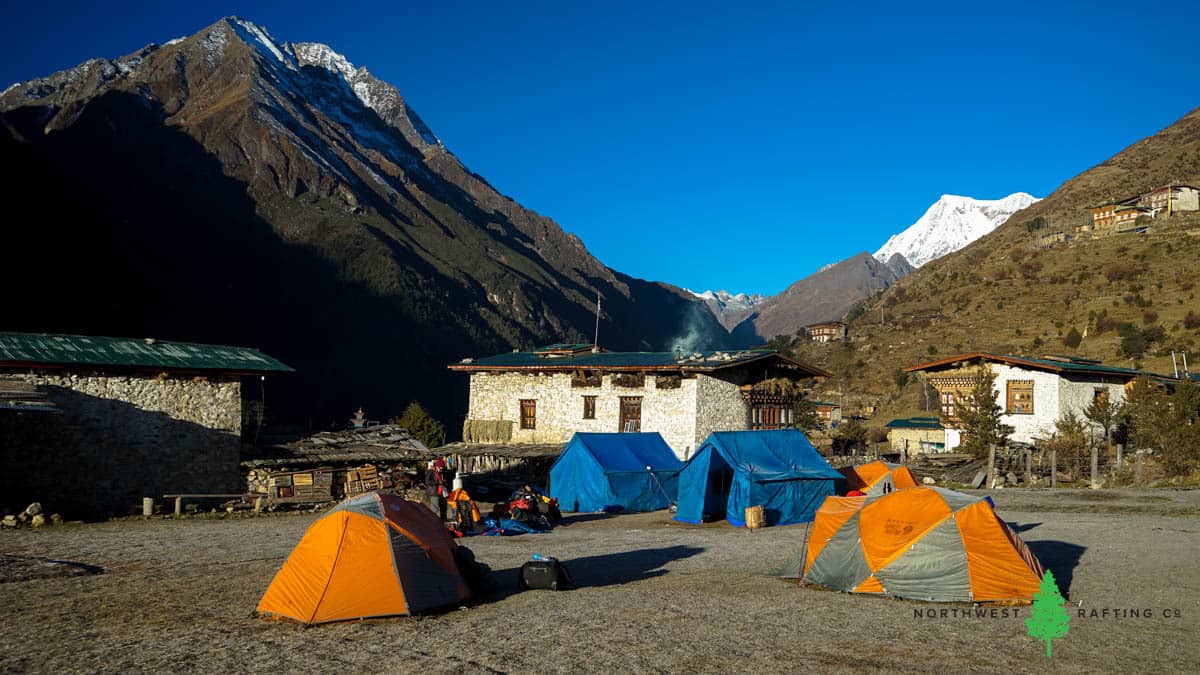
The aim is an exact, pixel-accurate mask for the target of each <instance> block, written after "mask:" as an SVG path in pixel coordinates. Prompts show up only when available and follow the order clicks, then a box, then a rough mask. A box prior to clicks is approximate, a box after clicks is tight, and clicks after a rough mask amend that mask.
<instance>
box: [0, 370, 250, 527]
mask: <svg viewBox="0 0 1200 675" xmlns="http://www.w3.org/2000/svg"><path fill="white" fill-rule="evenodd" d="M0 377H5V378H16V379H19V380H23V381H26V382H30V383H33V384H35V385H38V386H40V387H41V389H42V390H43V391H44V392H46V394H47V395H48V396H49V398H50V400H51V401H53V402H54V403H55V404H56V405H57V406H58V407H59V408H60V409H61V410H62V413H61V414H54V413H22V414H14V413H6V412H3V411H0V507H7V508H10V509H15V508H24V506H25V505H26V504H28V503H29V502H31V501H34V500H37V501H41V502H43V503H44V504H45V505H46V507H47V508H48V509H54V510H59V511H62V512H63V513H64V514H72V515H74V516H76V517H92V516H101V515H105V514H123V513H127V512H128V511H130V510H131V509H135V508H136V509H140V505H141V498H142V497H154V498H156V499H161V498H162V495H163V494H164V493H174V492H184V493H210V492H217V493H221V492H241V491H242V486H241V480H240V471H239V468H238V459H239V457H238V454H239V450H240V432H241V384H240V381H239V380H238V379H237V378H232V377H224V378H216V377H212V378H192V377H153V376H140V375H121V376H109V375H104V374H98V373H89V374H68V373H59V372H53V373H52V372H42V373H21V374H5V375H0Z"/></svg>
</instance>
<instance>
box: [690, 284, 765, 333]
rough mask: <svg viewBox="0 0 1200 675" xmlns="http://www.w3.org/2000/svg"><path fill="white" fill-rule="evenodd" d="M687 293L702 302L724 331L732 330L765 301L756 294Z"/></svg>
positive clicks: (723, 292) (725, 292)
mask: <svg viewBox="0 0 1200 675" xmlns="http://www.w3.org/2000/svg"><path fill="white" fill-rule="evenodd" d="M688 293H691V294H692V295H694V296H696V297H697V298H699V299H700V300H702V301H703V302H704V304H705V305H706V306H707V307H708V309H709V310H710V311H711V312H712V313H713V316H715V317H717V321H720V322H721V325H722V326H725V329H726V330H733V328H734V326H736V325H738V324H739V323H741V322H742V321H743V320H744V319H745V318H746V317H748V316H750V315H751V314H753V313H754V310H755V308H757V307H758V306H759V305H761V304H762V302H763V300H765V298H764V297H763V296H762V295H760V294H758V293H754V294H746V293H736V294H735V293H730V292H729V291H704V292H703V293H697V292H696V291H692V290H689V291H688Z"/></svg>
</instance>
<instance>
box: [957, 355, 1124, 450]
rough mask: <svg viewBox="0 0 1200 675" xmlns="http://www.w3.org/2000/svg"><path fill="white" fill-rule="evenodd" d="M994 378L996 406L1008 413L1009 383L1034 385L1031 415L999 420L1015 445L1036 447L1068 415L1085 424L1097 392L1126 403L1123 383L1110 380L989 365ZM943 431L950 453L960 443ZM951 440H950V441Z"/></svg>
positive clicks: (1114, 379) (1011, 416)
mask: <svg viewBox="0 0 1200 675" xmlns="http://www.w3.org/2000/svg"><path fill="white" fill-rule="evenodd" d="M988 365H989V367H990V368H991V369H992V372H993V373H995V375H996V395H997V399H996V401H997V403H999V404H1000V407H1001V409H1002V410H1007V409H1008V383H1009V381H1012V380H1024V381H1030V380H1032V381H1033V414H1031V415H1009V414H1007V413H1005V414H1002V415H1001V416H1000V420H1001V421H1002V422H1003V423H1004V424H1007V425H1010V426H1011V427H1012V428H1013V433H1012V436H1011V437H1010V438H1011V440H1013V441H1016V442H1018V443H1036V442H1037V440H1038V439H1043V438H1048V437H1049V436H1050V435H1051V434H1052V433H1054V423H1055V422H1057V421H1058V420H1060V419H1062V417H1063V416H1064V415H1066V414H1067V412H1068V411H1070V412H1074V413H1075V415H1076V416H1077V417H1079V418H1080V419H1081V420H1084V421H1085V423H1086V418H1085V417H1084V414H1083V413H1084V410H1086V409H1087V407H1088V406H1089V405H1090V404H1091V402H1092V398H1093V396H1095V391H1096V389H1107V390H1108V396H1109V398H1110V400H1113V401H1116V402H1117V403H1121V402H1122V401H1124V400H1125V380H1124V379H1123V378H1122V379H1117V378H1113V377H1101V376H1096V377H1080V376H1072V378H1071V379H1067V378H1064V377H1060V376H1059V375H1058V374H1056V373H1048V372H1045V371H1040V370H1030V369H1026V368H1019V367H1017V366H1010V365H1006V364H1000V363H991V364H988ZM951 431H952V430H949V429H948V430H947V431H946V449H947V450H951V449H953V448H954V447H957V446H958V444H959V443H960V442H961V436H960V433H959V431H958V430H954V433H953V435H952V434H951ZM952 439H953V440H952Z"/></svg>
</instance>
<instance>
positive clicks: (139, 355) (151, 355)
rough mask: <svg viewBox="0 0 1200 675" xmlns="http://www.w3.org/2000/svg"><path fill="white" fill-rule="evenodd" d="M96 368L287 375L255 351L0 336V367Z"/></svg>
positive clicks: (98, 339) (285, 368) (187, 344)
mask: <svg viewBox="0 0 1200 675" xmlns="http://www.w3.org/2000/svg"><path fill="white" fill-rule="evenodd" d="M38 366H54V367H62V366H96V367H101V368H105V367H107V368H132V369H152V370H167V371H170V370H187V371H212V372H225V373H291V372H295V371H294V370H293V369H292V368H291V367H289V366H287V365H286V364H284V363H282V362H280V361H277V360H275V359H273V358H271V357H270V356H267V355H266V354H263V353H262V352H260V351H258V350H257V349H250V348H248V347H229V346H224V345H205V344H195V343H190V342H167V341H165V340H153V339H149V338H147V339H141V340H139V339H133V338H111V337H93V336H84V335H50V334H44V333H5V332H0V367H9V368H11V367H38Z"/></svg>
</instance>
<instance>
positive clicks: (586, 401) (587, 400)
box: [583, 396, 596, 420]
mask: <svg viewBox="0 0 1200 675" xmlns="http://www.w3.org/2000/svg"><path fill="white" fill-rule="evenodd" d="M583 419H585V420H594V419H596V397H595V396H584V397H583Z"/></svg>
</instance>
